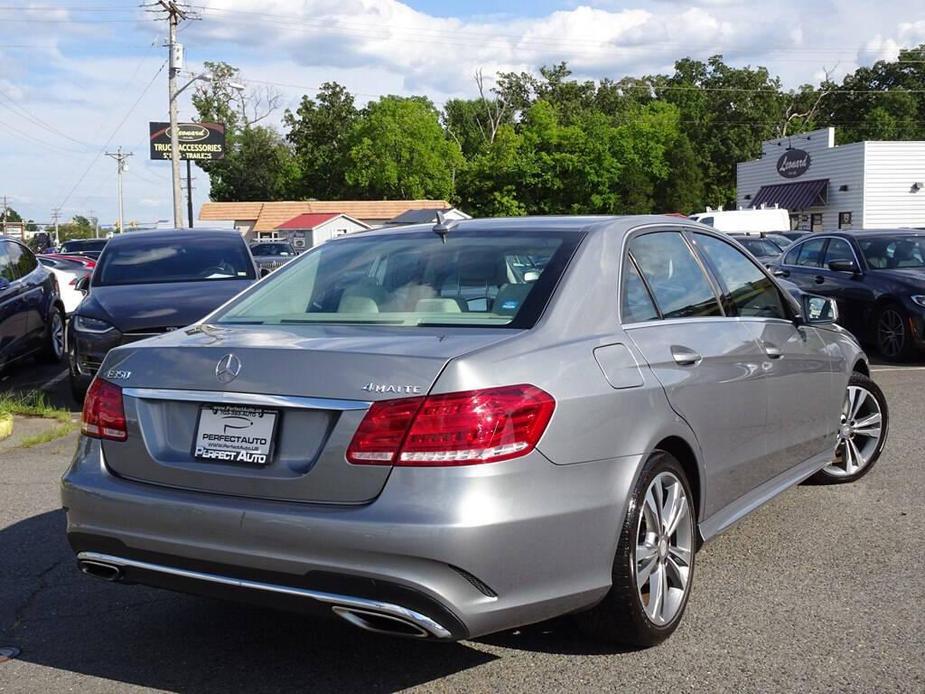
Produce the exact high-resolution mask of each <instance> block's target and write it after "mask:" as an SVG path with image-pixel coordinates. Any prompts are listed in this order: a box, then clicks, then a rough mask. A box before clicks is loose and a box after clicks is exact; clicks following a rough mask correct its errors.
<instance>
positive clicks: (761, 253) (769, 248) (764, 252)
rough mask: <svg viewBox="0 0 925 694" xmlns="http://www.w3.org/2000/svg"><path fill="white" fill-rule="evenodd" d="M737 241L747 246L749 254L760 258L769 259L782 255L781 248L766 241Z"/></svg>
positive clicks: (745, 239)
mask: <svg viewBox="0 0 925 694" xmlns="http://www.w3.org/2000/svg"><path fill="white" fill-rule="evenodd" d="M736 241H738V242H739V243H741V244H742V245H743V246H745V248H746V249H747V250H748V252H749V253H751V254H752V255H755V256H758V257H767V256H770V255H777V254H779V253H780V248H778V247H777V246H775V245H774V244H773V243H771V242H770V241H765V240H764V239H748V238H737V239H736Z"/></svg>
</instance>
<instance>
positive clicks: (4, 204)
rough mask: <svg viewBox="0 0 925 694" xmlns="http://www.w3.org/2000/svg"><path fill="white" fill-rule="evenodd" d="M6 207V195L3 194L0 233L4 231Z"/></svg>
mask: <svg viewBox="0 0 925 694" xmlns="http://www.w3.org/2000/svg"><path fill="white" fill-rule="evenodd" d="M8 209H9V208H8V207H7V204H6V196H5V195H4V196H3V214H2V215H0V234H5V233H6V211H7V210H8Z"/></svg>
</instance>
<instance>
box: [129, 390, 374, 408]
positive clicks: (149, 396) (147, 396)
mask: <svg viewBox="0 0 925 694" xmlns="http://www.w3.org/2000/svg"><path fill="white" fill-rule="evenodd" d="M122 393H123V394H124V395H127V396H128V397H131V398H139V399H141V400H175V401H176V400H182V401H186V402H210V403H215V404H218V405H226V404H227V405H256V406H258V407H291V408H296V409H303V410H338V411H341V412H342V411H345V410H368V409H369V407H370V405H371V404H372V403H370V402H367V401H365V400H339V399H336V398H303V397H299V396H295V395H268V394H265V393H231V392H227V391H224V390H171V389H166V388H123V389H122Z"/></svg>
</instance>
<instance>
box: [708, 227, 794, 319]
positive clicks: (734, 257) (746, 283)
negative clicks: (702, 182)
mask: <svg viewBox="0 0 925 694" xmlns="http://www.w3.org/2000/svg"><path fill="white" fill-rule="evenodd" d="M694 238H695V239H696V240H697V246H698V247H699V248H700V249H701V251H702V252H703V254H704V256H705V257H706V259H707V261H708V262H709V263H710V264H711V265H712V266H713V269H714V271H715V272H716V274H717V276H718V277H719V279H720V281H721V282H722V283H723V286H724V290H725V292H726V293H725V295H724V296H723V300H724V302H725V303H726V305H731V306H734V307H735V312H736V315H739V316H757V317H760V318H786V317H787V314H786V312H785V310H784V302H783V300H782V299H781V296H780V292H778V291H777V287H775V286H774V283H773V282H772V281H771V279H770V278H769V277H768V276H767V275H766V274H764V273H763V272H762V271H761V270H760V269H759V268H758V266H757V265H755V263H753V262H752V261H751V260H750V259H749V258H748V257H746V256H745V254H744V253H742V252H741V251H740V250H739V249H738V248H735V247H733V246H732V245H731V244H728V243H726V242H725V241H721V240H720V239H717V238H715V237H713V236H707V235H706V234H694Z"/></svg>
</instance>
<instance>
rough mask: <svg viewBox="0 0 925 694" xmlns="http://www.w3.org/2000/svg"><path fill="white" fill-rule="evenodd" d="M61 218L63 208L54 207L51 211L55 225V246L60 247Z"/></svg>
mask: <svg viewBox="0 0 925 694" xmlns="http://www.w3.org/2000/svg"><path fill="white" fill-rule="evenodd" d="M60 216H61V208H60V207H53V208H52V210H51V221H52V222H53V223H54V225H55V246H60V245H61V243H60V242H59V240H58V218H59V217H60Z"/></svg>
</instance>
